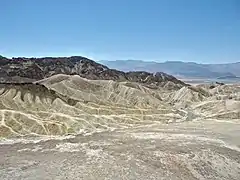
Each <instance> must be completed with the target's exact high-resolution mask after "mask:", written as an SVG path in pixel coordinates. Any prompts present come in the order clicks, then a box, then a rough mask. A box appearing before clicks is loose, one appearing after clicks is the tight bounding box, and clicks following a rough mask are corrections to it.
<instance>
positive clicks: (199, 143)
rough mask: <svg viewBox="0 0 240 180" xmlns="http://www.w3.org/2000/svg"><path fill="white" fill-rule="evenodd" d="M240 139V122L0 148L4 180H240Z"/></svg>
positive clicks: (138, 130)
mask: <svg viewBox="0 0 240 180" xmlns="http://www.w3.org/2000/svg"><path fill="white" fill-rule="evenodd" d="M239 134H240V123H239V121H232V122H231V123H229V122H227V121H224V120H222V121H216V120H214V119H212V120H202V121H195V122H184V123H180V124H169V125H164V124H163V125H159V124H158V125H154V124H152V125H151V126H142V127H139V128H125V129H122V130H116V131H112V132H109V131H108V132H102V133H95V134H92V135H87V136H82V135H78V136H76V137H69V139H62V140H61V138H59V139H57V137H55V139H52V140H51V139H50V138H49V140H47V139H43V140H39V139H36V138H35V139H30V138H26V139H15V140H12V141H10V140H9V141H5V142H1V145H0V157H1V158H0V165H1V166H0V174H1V179H2V180H8V179H26V180H28V179H29V180H30V179H35V180H47V179H72V180H75V179H76V180H78V179H99V180H101V179H109V180H111V179H119V180H120V179H139V180H145V179H152V180H154V179H156V180H157V179H165V180H169V179H174V180H180V179H188V180H203V179H211V180H219V179H223V180H239V178H240V141H239ZM65 138H66V137H65Z"/></svg>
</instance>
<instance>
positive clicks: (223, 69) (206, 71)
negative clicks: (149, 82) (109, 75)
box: [100, 60, 240, 78]
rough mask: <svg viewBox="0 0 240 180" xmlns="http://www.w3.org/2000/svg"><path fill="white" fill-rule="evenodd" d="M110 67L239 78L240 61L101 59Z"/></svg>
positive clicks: (193, 75) (175, 74) (123, 69)
mask: <svg viewBox="0 0 240 180" xmlns="http://www.w3.org/2000/svg"><path fill="white" fill-rule="evenodd" d="M100 63H101V64H104V65H106V66H108V67H109V68H113V69H118V70H121V71H125V72H128V71H147V72H159V71H161V72H165V73H168V74H171V75H173V76H176V77H181V78H219V77H220V78H225V77H226V78H238V77H239V76H240V62H236V63H226V64H198V63H194V62H182V61H166V62H162V63H161V62H153V61H152V62H149V61H141V60H116V61H105V60H104V61H100Z"/></svg>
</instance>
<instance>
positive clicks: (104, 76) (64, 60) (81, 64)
mask: <svg viewBox="0 0 240 180" xmlns="http://www.w3.org/2000/svg"><path fill="white" fill-rule="evenodd" d="M56 74H66V75H79V76H81V77H84V78H87V79H92V80H115V81H130V82H137V83H143V84H145V85H148V86H165V85H167V86H169V87H171V88H172V87H173V88H175V85H176V87H177V88H178V87H182V86H186V85H187V84H185V83H184V82H182V81H180V80H178V79H177V78H175V77H174V76H171V75H168V74H166V73H163V72H158V73H149V72H145V71H138V72H123V71H120V70H115V69H110V68H108V67H107V66H104V65H102V64H99V63H96V62H95V61H93V60H91V59H88V58H86V57H82V56H71V57H44V58H25V57H18V58H11V59H9V58H6V57H3V56H0V82H1V83H9V82H10V83H19V82H21V83H23V82H24V83H26V82H33V81H36V80H41V79H44V78H47V77H50V76H53V75H56ZM171 84H172V85H171Z"/></svg>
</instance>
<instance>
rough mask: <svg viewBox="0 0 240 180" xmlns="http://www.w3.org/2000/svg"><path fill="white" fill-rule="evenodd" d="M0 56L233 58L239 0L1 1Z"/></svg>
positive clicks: (239, 43)
mask: <svg viewBox="0 0 240 180" xmlns="http://www.w3.org/2000/svg"><path fill="white" fill-rule="evenodd" d="M0 7H1V17H0V54H2V55H4V56H8V57H11V56H27V57H29V56H30V57H31V56H35V57H36V56H37V57H38V56H71V55H83V56H87V57H90V58H93V59H95V60H116V59H138V60H155V61H165V60H183V61H195V62H202V63H224V62H235V61H240V0H1V2H0Z"/></svg>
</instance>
